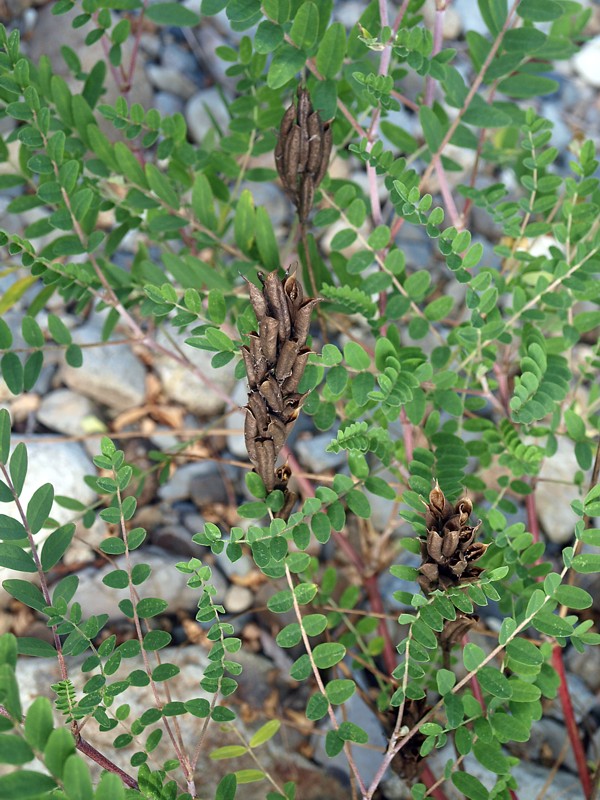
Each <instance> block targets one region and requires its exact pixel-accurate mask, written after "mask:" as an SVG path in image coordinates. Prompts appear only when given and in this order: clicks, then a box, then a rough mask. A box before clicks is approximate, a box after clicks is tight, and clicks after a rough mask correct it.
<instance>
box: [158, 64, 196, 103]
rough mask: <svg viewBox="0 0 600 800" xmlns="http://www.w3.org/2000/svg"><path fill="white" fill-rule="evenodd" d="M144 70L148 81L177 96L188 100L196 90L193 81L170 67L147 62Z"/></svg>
mask: <svg viewBox="0 0 600 800" xmlns="http://www.w3.org/2000/svg"><path fill="white" fill-rule="evenodd" d="M146 72H147V74H148V79H149V80H150V83H151V84H152V85H153V86H155V87H156V88H157V89H160V90H161V91H162V92H172V93H173V94H176V95H177V96H178V97H183V98H184V99H185V100H189V99H190V97H192V96H193V95H194V94H195V93H196V92H197V91H198V87H197V86H196V84H195V83H194V81H192V80H190V79H189V78H188V77H187V75H184V74H183V73H181V72H179V71H178V70H176V69H173V68H172V67H162V66H159V65H158V64H148V66H147V67H146Z"/></svg>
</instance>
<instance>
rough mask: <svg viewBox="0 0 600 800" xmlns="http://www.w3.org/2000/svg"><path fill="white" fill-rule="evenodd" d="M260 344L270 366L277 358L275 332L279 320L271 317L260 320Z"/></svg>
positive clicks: (277, 329) (276, 331)
mask: <svg viewBox="0 0 600 800" xmlns="http://www.w3.org/2000/svg"><path fill="white" fill-rule="evenodd" d="M259 331H260V344H261V348H262V351H263V353H264V356H265V360H266V362H267V365H268V366H269V367H272V366H273V364H274V363H275V361H276V359H277V333H278V331H279V322H278V321H277V320H276V319H274V318H273V317H265V318H264V319H263V320H261V323H260V326H259Z"/></svg>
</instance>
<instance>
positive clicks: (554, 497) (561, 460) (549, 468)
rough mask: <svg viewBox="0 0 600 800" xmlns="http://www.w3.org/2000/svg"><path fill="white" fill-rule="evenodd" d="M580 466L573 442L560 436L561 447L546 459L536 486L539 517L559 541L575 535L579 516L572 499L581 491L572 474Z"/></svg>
mask: <svg viewBox="0 0 600 800" xmlns="http://www.w3.org/2000/svg"><path fill="white" fill-rule="evenodd" d="M579 469H581V467H580V466H579V465H578V463H577V459H576V458H575V447H574V445H573V442H571V441H569V440H568V439H566V438H565V437H559V439H558V449H557V451H556V453H555V454H554V455H553V456H551V457H550V458H547V459H546V460H545V461H544V463H543V465H542V469H541V470H540V475H539V480H538V484H537V486H536V489H535V499H536V507H537V513H538V517H539V520H540V522H541V524H542V527H543V529H544V532H545V534H546V536H547V538H548V539H549V540H550V541H551V542H555V543H556V544H565V543H566V542H568V541H570V540H571V539H572V538H573V536H574V528H575V523H576V522H577V520H578V519H579V517H578V516H577V515H576V514H575V512H574V511H572V509H571V503H572V502H573V500H576V499H577V498H579V496H580V494H579V489H578V488H577V486H574V485H573V476H574V475H575V473H576V472H577V471H578V470H579ZM544 479H545V480H544ZM585 485H587V483H586V484H585Z"/></svg>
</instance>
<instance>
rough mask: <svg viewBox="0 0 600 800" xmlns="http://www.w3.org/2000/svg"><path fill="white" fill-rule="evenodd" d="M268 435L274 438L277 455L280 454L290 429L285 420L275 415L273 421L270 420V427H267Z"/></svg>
mask: <svg viewBox="0 0 600 800" xmlns="http://www.w3.org/2000/svg"><path fill="white" fill-rule="evenodd" d="M267 436H269V438H270V439H272V440H273V445H274V447H275V455H279V451H280V450H281V448H282V447H283V445H284V444H285V441H286V439H287V437H288V431H287V428H286V425H285V422H283V421H282V420H280V419H277V417H273V419H271V422H269V427H268V428H267Z"/></svg>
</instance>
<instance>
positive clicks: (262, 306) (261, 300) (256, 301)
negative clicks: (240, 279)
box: [244, 278, 267, 322]
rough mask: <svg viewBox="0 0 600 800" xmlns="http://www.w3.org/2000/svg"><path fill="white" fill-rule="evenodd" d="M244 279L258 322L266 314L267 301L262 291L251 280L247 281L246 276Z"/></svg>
mask: <svg viewBox="0 0 600 800" xmlns="http://www.w3.org/2000/svg"><path fill="white" fill-rule="evenodd" d="M244 280H245V281H246V283H247V284H248V293H249V295H250V302H251V303H252V308H253V309H254V313H255V314H256V319H257V320H258V321H259V322H260V321H261V319H263V317H265V316H266V315H267V301H266V299H265V296H264V295H263V293H262V292H261V291H260V289H259V288H258V287H256V286H255V285H254V284H253V283H252V281H249V280H248V278H244Z"/></svg>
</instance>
